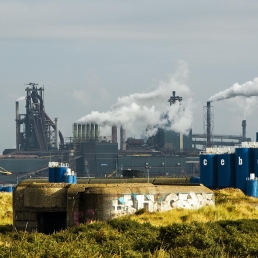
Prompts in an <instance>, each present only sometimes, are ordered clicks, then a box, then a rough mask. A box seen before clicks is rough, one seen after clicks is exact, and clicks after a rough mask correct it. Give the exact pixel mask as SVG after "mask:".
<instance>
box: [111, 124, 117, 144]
mask: <svg viewBox="0 0 258 258" xmlns="http://www.w3.org/2000/svg"><path fill="white" fill-rule="evenodd" d="M112 143H117V126H115V125H114V126H112Z"/></svg>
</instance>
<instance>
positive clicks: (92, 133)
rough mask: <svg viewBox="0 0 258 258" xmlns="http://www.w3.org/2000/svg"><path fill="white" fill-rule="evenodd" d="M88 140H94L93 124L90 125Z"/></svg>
mask: <svg viewBox="0 0 258 258" xmlns="http://www.w3.org/2000/svg"><path fill="white" fill-rule="evenodd" d="M90 138H91V139H94V138H95V132H94V124H93V123H91V129H90Z"/></svg>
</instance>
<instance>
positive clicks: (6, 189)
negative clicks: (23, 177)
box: [2, 186, 13, 193]
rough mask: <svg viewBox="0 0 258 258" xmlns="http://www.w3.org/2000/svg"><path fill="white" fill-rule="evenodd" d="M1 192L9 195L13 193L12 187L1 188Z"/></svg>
mask: <svg viewBox="0 0 258 258" xmlns="http://www.w3.org/2000/svg"><path fill="white" fill-rule="evenodd" d="M2 191H3V192H9V193H11V192H12V191H13V188H12V186H4V187H3V188H2Z"/></svg>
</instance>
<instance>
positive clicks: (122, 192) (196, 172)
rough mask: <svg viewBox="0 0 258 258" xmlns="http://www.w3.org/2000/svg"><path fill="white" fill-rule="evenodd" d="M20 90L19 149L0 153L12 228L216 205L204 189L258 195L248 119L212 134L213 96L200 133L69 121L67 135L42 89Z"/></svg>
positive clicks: (55, 226) (48, 228)
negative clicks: (134, 133)
mask: <svg viewBox="0 0 258 258" xmlns="http://www.w3.org/2000/svg"><path fill="white" fill-rule="evenodd" d="M25 91H26V98H25V101H26V105H25V109H26V111H25V114H20V113H19V102H18V101H16V103H15V110H16V114H15V121H16V148H15V149H5V150H4V152H3V155H1V156H0V166H1V168H2V173H0V184H3V185H8V184H15V185H16V184H18V185H17V186H16V188H15V190H14V193H13V208H14V226H15V228H16V229H25V228H26V229H27V230H29V231H30V230H38V231H40V232H44V233H51V232H53V231H56V230H59V229H61V228H65V227H67V226H75V225H78V223H85V222H89V221H92V220H103V221H105V220H108V219H111V218H114V217H118V216H122V215H125V214H132V213H134V212H136V211H138V210H140V209H146V210H148V211H150V212H152V211H167V210H170V209H173V208H200V207H202V206H204V205H214V196H213V192H212V190H210V189H209V188H211V189H214V188H224V187H237V188H240V189H241V190H243V191H244V192H246V193H247V194H250V195H253V196H255V194H256V188H255V187H254V184H255V183H253V182H254V181H255V182H256V180H255V178H256V177H257V176H258V165H257V163H258V162H257V160H258V148H257V147H256V146H258V144H256V143H251V139H250V138H247V137H246V121H245V120H244V121H242V135H237V136H236V135H215V134H213V107H212V106H211V103H210V102H207V106H205V107H204V125H205V126H204V128H205V131H204V132H203V133H200V134H194V133H193V132H192V130H189V131H188V132H187V134H182V133H177V132H174V131H172V130H170V129H164V128H157V131H156V133H155V134H154V135H153V136H151V137H148V138H146V139H135V138H132V137H129V138H126V128H125V126H124V127H122V126H119V127H118V126H117V125H113V126H111V127H110V132H111V135H112V136H111V137H105V136H103V135H101V133H100V126H99V125H98V124H97V123H74V124H73V125H72V130H73V132H72V136H71V137H64V136H63V134H62V133H61V132H60V130H59V128H58V119H57V118H56V119H54V121H53V120H51V119H50V117H49V116H48V115H47V113H46V111H45V107H44V88H42V87H40V88H39V87H38V85H37V84H35V83H29V84H28V85H27V88H26V89H25ZM168 98H169V99H168V102H169V104H170V105H174V104H175V103H176V102H178V101H179V102H180V101H182V97H180V96H176V93H175V91H173V92H172V96H171V97H169V96H168ZM118 137H120V141H118ZM118 142H120V146H118ZM235 145H238V147H233V146H235ZM225 146H227V147H226V148H225ZM204 150H205V151H204ZM200 153H201V154H200ZM253 171H255V172H253ZM7 172H9V174H10V172H11V173H12V174H11V175H5V174H7ZM250 173H251V175H250ZM253 173H255V174H253ZM247 178H248V180H247ZM254 189H255V191H254Z"/></svg>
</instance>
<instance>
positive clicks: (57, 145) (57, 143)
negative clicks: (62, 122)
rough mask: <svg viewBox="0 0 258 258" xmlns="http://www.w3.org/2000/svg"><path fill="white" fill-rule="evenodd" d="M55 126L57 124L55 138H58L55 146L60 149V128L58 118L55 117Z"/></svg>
mask: <svg viewBox="0 0 258 258" xmlns="http://www.w3.org/2000/svg"><path fill="white" fill-rule="evenodd" d="M55 126H56V130H55V138H56V142H55V145H56V146H55V147H56V148H57V149H59V128H58V118H55Z"/></svg>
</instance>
